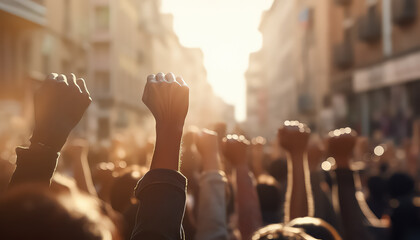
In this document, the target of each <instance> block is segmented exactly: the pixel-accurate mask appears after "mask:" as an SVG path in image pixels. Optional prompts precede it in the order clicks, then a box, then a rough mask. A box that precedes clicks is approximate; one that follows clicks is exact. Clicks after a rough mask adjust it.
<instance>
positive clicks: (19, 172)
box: [9, 147, 59, 188]
mask: <svg viewBox="0 0 420 240" xmlns="http://www.w3.org/2000/svg"><path fill="white" fill-rule="evenodd" d="M16 155H17V160H16V170H15V172H14V173H13V176H12V178H11V180H10V183H9V188H10V187H14V186H16V185H19V184H24V183H40V184H45V185H47V186H49V185H50V181H51V178H52V176H53V174H54V171H55V168H56V166H57V159H58V156H59V153H57V152H55V151H52V150H50V149H40V148H31V149H29V148H22V147H18V148H16Z"/></svg>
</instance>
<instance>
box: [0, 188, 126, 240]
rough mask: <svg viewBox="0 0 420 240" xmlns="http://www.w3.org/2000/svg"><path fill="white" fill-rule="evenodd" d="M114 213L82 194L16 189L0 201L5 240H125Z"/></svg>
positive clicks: (1, 230)
mask: <svg viewBox="0 0 420 240" xmlns="http://www.w3.org/2000/svg"><path fill="white" fill-rule="evenodd" d="M109 213H110V209H109V208H107V206H106V205H103V204H102V203H101V202H100V201H99V200H98V199H96V198H92V197H90V196H87V195H84V194H82V193H80V192H78V193H76V192H73V191H67V192H66V191H61V192H59V193H56V192H53V191H51V190H50V189H47V188H44V187H41V186H38V185H25V186H20V187H16V188H14V189H12V190H10V192H8V194H6V195H5V196H3V197H2V198H1V199H0V235H1V238H2V239H16V240H20V239H22V240H23V239H43V240H53V239H54V240H55V239H62V240H67V239H68V240H74V239H78V240H85V239H86V240H94V239H98V240H100V239H109V240H111V239H117V240H118V239H121V238H120V234H119V231H118V229H117V227H116V225H115V223H114V222H113V221H112V220H111V218H110V217H109V216H110V215H109Z"/></svg>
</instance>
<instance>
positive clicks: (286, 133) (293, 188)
mask: <svg viewBox="0 0 420 240" xmlns="http://www.w3.org/2000/svg"><path fill="white" fill-rule="evenodd" d="M310 131H311V130H310V129H309V128H308V127H307V126H306V125H305V124H303V123H300V122H298V121H285V123H284V125H283V126H282V127H281V128H280V129H279V131H278V138H279V143H280V146H281V147H283V148H284V149H285V150H286V152H287V166H288V178H287V191H286V202H285V216H284V220H285V222H289V221H290V220H292V219H294V218H298V217H306V216H313V210H314V206H313V197H312V192H311V185H310V184H311V183H310V174H309V167H308V159H307V157H308V154H307V151H306V146H307V144H308V139H309V135H310Z"/></svg>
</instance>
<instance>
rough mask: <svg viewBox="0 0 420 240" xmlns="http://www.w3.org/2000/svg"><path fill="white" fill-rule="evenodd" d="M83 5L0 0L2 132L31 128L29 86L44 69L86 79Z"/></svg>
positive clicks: (77, 1)
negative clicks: (11, 128) (69, 73)
mask: <svg viewBox="0 0 420 240" xmlns="http://www.w3.org/2000/svg"><path fill="white" fill-rule="evenodd" d="M87 6H88V5H87V2H86V1H84V0H74V1H73V0H72V1H69V0H66V1H65V0H60V1H56V0H37V1H35V0H34V1H32V0H17V1H6V0H2V1H0V48H1V51H0V66H1V67H0V81H1V83H0V84H1V87H0V98H1V101H0V109H1V110H0V112H1V113H0V121H1V125H2V127H3V129H2V130H7V129H9V128H10V127H13V125H14V124H16V123H19V124H18V125H17V126H15V127H16V128H18V129H19V130H21V131H22V132H24V131H27V130H28V129H29V128H30V127H31V123H32V116H33V113H32V111H33V110H32V105H33V104H32V99H33V90H34V89H36V88H37V86H38V85H39V84H40V83H41V81H43V80H44V79H45V74H46V73H48V72H63V73H64V72H69V71H70V70H71V71H73V72H74V73H76V74H78V75H79V76H83V77H86V73H87V39H88V38H87V37H88V25H86V22H87V20H88V16H89V15H88V12H87ZM48 9H54V11H48ZM14 131H15V132H18V131H17V130H16V129H14Z"/></svg>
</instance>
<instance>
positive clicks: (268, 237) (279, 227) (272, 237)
mask: <svg viewBox="0 0 420 240" xmlns="http://www.w3.org/2000/svg"><path fill="white" fill-rule="evenodd" d="M252 240H315V238H313V237H311V236H309V235H308V234H306V233H305V232H304V231H303V230H301V229H299V228H293V227H288V226H284V225H283V224H271V225H268V226H265V227H263V228H260V229H259V230H258V231H256V232H255V233H254V235H253V236H252Z"/></svg>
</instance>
